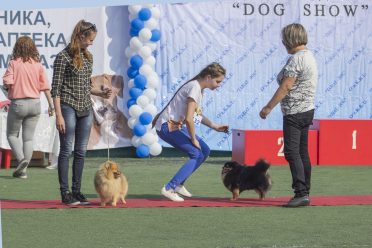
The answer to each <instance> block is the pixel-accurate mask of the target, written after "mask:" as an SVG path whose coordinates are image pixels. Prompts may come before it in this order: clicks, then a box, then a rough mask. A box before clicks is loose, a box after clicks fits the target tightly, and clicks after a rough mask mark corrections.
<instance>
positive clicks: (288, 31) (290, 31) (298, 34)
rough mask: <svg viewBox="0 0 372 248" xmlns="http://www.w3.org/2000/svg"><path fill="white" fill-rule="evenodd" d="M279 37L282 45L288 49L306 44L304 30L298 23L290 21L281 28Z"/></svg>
mask: <svg viewBox="0 0 372 248" xmlns="http://www.w3.org/2000/svg"><path fill="white" fill-rule="evenodd" d="M281 37H282V42H283V45H284V46H285V47H286V48H288V49H292V48H295V47H298V46H301V45H306V44H307V33H306V30H305V28H304V26H302V25H301V24H299V23H292V24H289V25H287V26H285V27H284V28H283V29H282V33H281Z"/></svg>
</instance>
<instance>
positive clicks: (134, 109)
mask: <svg viewBox="0 0 372 248" xmlns="http://www.w3.org/2000/svg"><path fill="white" fill-rule="evenodd" d="M128 111H129V114H130V116H132V117H135V118H137V117H138V116H139V115H140V114H142V112H143V109H142V108H141V107H140V106H138V105H137V104H133V105H132V106H130V107H129V110H128Z"/></svg>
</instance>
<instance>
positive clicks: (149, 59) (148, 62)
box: [143, 56, 156, 67]
mask: <svg viewBox="0 0 372 248" xmlns="http://www.w3.org/2000/svg"><path fill="white" fill-rule="evenodd" d="M143 63H144V64H146V65H150V66H152V67H154V66H155V63H156V59H155V57H154V56H148V57H147V58H146V59H145V60H144V61H143Z"/></svg>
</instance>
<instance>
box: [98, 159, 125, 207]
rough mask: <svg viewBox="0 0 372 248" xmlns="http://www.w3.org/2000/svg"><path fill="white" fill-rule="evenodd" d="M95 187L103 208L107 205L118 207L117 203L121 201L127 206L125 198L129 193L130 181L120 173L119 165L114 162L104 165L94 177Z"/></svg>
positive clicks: (107, 162)
mask: <svg viewBox="0 0 372 248" xmlns="http://www.w3.org/2000/svg"><path fill="white" fill-rule="evenodd" d="M94 186H95V188H96V191H97V193H98V194H99V197H100V198H101V206H102V207H104V206H106V204H111V206H113V207H116V203H117V202H118V201H119V200H121V202H122V203H123V204H125V203H126V202H125V196H126V195H127V192H128V181H127V178H126V177H125V175H124V174H123V173H122V172H121V171H120V168H119V165H118V164H117V163H115V162H113V161H106V162H105V163H103V164H102V165H101V166H100V168H99V170H98V171H97V172H96V175H95V177H94Z"/></svg>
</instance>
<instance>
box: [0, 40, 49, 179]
mask: <svg viewBox="0 0 372 248" xmlns="http://www.w3.org/2000/svg"><path fill="white" fill-rule="evenodd" d="M3 84H4V86H3V87H4V88H5V89H6V90H8V98H9V99H10V100H11V103H10V107H9V111H8V118H7V129H6V135H7V138H8V142H9V145H10V148H11V149H12V151H13V154H14V156H15V157H16V159H17V168H16V169H15V170H14V172H13V177H16V178H22V179H25V178H27V173H26V170H27V166H28V165H29V163H30V161H31V158H32V153H33V139H34V133H35V128H36V124H37V122H38V120H39V117H40V113H41V104H40V92H41V91H42V92H44V94H45V96H46V98H47V101H48V104H49V108H48V113H49V116H52V115H53V113H54V108H53V101H52V98H51V94H50V86H49V83H48V80H47V76H46V73H45V69H44V67H43V66H42V64H41V63H40V55H39V52H38V50H37V48H36V46H35V43H34V42H33V41H32V39H31V38H30V37H28V36H22V37H20V38H18V39H17V41H16V43H15V45H14V48H13V52H12V55H11V60H10V62H9V65H8V67H7V70H6V71H5V74H4V76H3ZM21 127H22V140H20V139H19V138H18V137H19V133H20V130H21Z"/></svg>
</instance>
